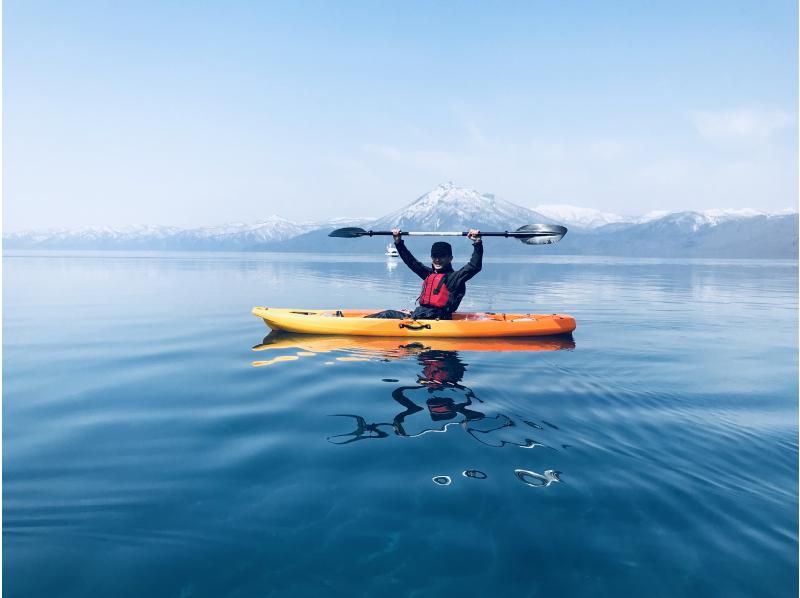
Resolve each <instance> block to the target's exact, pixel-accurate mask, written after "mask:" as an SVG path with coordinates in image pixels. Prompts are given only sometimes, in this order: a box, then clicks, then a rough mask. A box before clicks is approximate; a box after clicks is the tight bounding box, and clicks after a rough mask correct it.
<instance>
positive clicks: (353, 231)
mask: <svg viewBox="0 0 800 598" xmlns="http://www.w3.org/2000/svg"><path fill="white" fill-rule="evenodd" d="M367 234H369V233H368V232H367V231H365V230H364V229H363V228H358V227H357V226H348V227H345V228H337V229H336V230H335V231H333V232H331V233H328V236H329V237H340V238H342V239H355V238H356V237H363V236H364V235H367Z"/></svg>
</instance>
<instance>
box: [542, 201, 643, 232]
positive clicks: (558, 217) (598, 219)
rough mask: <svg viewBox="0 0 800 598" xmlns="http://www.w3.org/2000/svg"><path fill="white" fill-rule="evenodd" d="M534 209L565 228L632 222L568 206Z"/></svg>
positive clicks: (595, 226) (553, 205) (617, 216)
mask: <svg viewBox="0 0 800 598" xmlns="http://www.w3.org/2000/svg"><path fill="white" fill-rule="evenodd" d="M533 209H534V211H536V212H538V213H540V214H542V215H544V216H547V217H548V218H551V219H552V220H554V221H556V222H558V223H560V224H563V225H564V226H567V227H575V228H597V227H599V226H605V225H606V224H614V223H617V222H628V221H630V219H629V218H626V217H625V216H619V215H618V214H612V213H610V212H601V211H600V210H594V209H592V208H581V207H578V206H571V205H567V204H546V205H541V206H536V207H535V208H533Z"/></svg>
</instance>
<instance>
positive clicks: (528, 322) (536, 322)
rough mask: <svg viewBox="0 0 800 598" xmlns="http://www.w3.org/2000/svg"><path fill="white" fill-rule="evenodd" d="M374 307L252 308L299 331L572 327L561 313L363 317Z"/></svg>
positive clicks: (496, 332)
mask: <svg viewBox="0 0 800 598" xmlns="http://www.w3.org/2000/svg"><path fill="white" fill-rule="evenodd" d="M375 311H376V310H355V309H342V310H306V309H275V308H267V307H254V308H253V315H255V316H258V317H259V318H263V319H264V322H266V324H267V326H269V327H270V328H272V329H273V330H284V331H286V332H299V333H302V334H334V335H346V336H351V335H356V336H402V337H409V336H410V337H482V338H486V337H494V338H498V337H511V336H552V335H557V334H567V333H570V332H572V331H573V330H575V318H573V317H572V316H567V315H564V314H493V313H458V312H457V313H455V314H453V319H452V320H410V319H409V320H385V319H380V318H365V317H364V316H366V315H368V314H371V313H375Z"/></svg>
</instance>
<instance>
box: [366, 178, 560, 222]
mask: <svg viewBox="0 0 800 598" xmlns="http://www.w3.org/2000/svg"><path fill="white" fill-rule="evenodd" d="M536 222H551V220H550V219H549V218H547V217H546V216H544V215H542V214H539V213H537V212H534V211H533V210H529V209H528V208H524V207H522V206H518V205H516V204H513V203H511V202H509V201H505V200H503V199H499V198H497V197H495V196H494V195H493V194H491V193H480V192H478V191H476V190H474V189H467V188H465V187H457V186H456V185H454V184H453V183H451V182H448V183H444V184H442V185H439V186H438V187H436V188H435V189H433V190H432V191H429V192H428V193H426V194H425V195H422V196H420V197H418V198H417V199H416V200H415V201H413V202H411V203H410V204H408V205H407V206H405V207H403V208H401V209H400V210H397V211H396V212H393V213H391V214H389V215H387V216H384V217H383V218H380V219H379V220H376V221H375V222H373V224H372V227H373V228H375V229H389V228H393V227H395V226H398V227H400V228H403V229H406V230H408V229H409V228H412V227H413V228H420V229H423V230H446V229H452V230H466V229H468V228H483V229H485V230H488V228H495V229H499V230H506V229H509V228H518V227H520V226H523V225H525V224H532V223H536Z"/></svg>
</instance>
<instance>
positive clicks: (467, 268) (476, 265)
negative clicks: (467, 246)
mask: <svg viewBox="0 0 800 598" xmlns="http://www.w3.org/2000/svg"><path fill="white" fill-rule="evenodd" d="M469 232H470V234H469V235H468V237H469V239H470V240H471V241H472V257H470V258H469V262H467V263H466V264H465V265H464V266H462V267H461V269H460V270H459V271H458V279H459V281H460V282H466V281H468V280H469V279H470V278H472V277H473V276H475V275H476V274H477V273H478V272H480V271H481V268H482V267H483V241H481V233H480V231H478V230H470V231H469Z"/></svg>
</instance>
